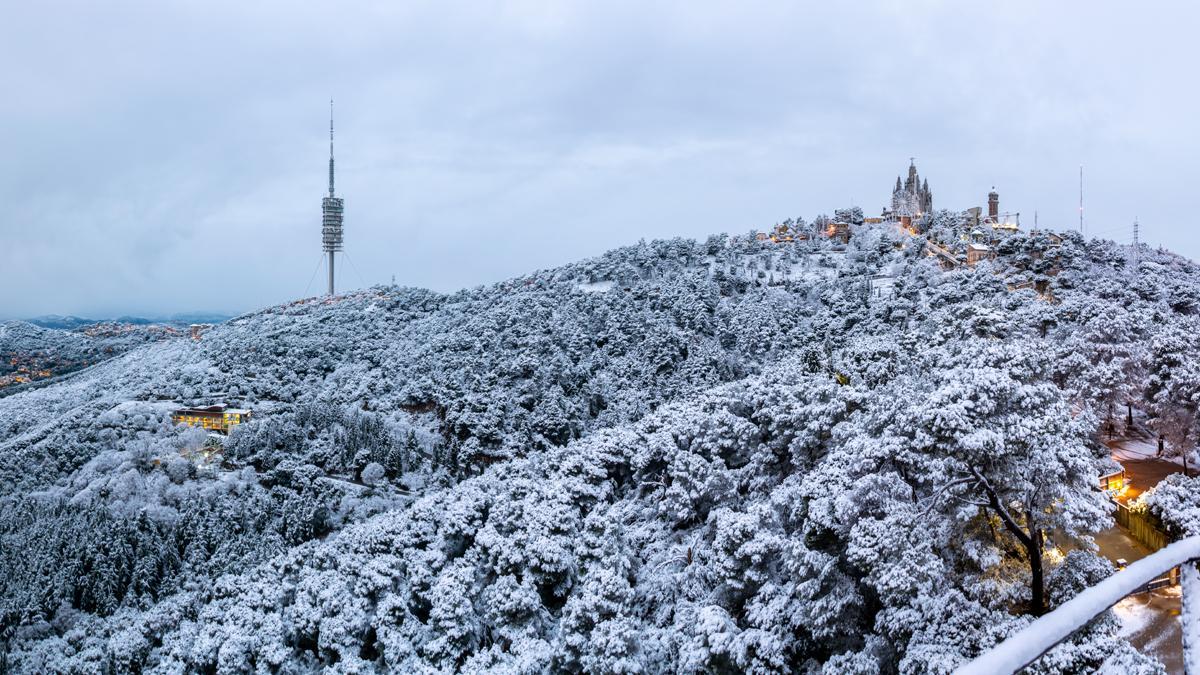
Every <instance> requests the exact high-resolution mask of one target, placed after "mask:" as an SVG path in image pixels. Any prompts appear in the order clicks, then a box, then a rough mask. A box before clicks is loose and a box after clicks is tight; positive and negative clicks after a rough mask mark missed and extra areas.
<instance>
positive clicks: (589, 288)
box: [575, 281, 617, 293]
mask: <svg viewBox="0 0 1200 675" xmlns="http://www.w3.org/2000/svg"><path fill="white" fill-rule="evenodd" d="M616 284H617V282H615V281H594V282H592V283H585V284H576V285H575V288H578V289H579V290H581V291H583V292H584V293H607V292H608V291H611V290H612V288H613V286H616Z"/></svg>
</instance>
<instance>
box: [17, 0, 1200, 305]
mask: <svg viewBox="0 0 1200 675" xmlns="http://www.w3.org/2000/svg"><path fill="white" fill-rule="evenodd" d="M309 4H313V5H317V4H318V3H295V2H278V3H267V2H254V3H245V2H240V1H239V2H229V3H225V2H218V1H214V0H205V1H203V2H200V1H196V2H180V3H165V2H144V3H137V2H112V3H94V2H81V3H78V4H75V3H58V2H46V3H41V2H38V3H19V4H13V5H10V6H9V7H8V8H7V9H6V10H5V17H4V20H3V22H0V63H3V64H4V65H3V66H0V91H2V92H3V94H2V95H0V138H2V140H0V196H2V197H3V200H4V208H3V210H2V211H0V317H25V316H32V315H37V314H44V313H60V314H67V313H74V314H79V315H84V316H96V317H99V316H111V315H117V314H124V313H142V314H149V313H173V312H183V311H220V312H228V313H238V312H242V311H246V310H251V309H255V308H258V307H261V306H265V305H270V304H275V303H280V302H285V301H288V300H292V299H295V298H299V297H303V296H305V295H306V291H307V295H314V294H316V293H317V292H319V290H320V288H321V277H320V273H318V274H317V278H316V279H313V274H314V271H315V270H316V268H317V266H318V264H319V262H320V257H321V254H320V215H321V212H320V200H321V197H322V194H323V191H324V190H325V184H326V162H327V151H328V150H327V144H328V138H327V128H328V119H327V116H328V112H329V111H328V102H329V99H330V98H331V97H332V98H334V99H336V115H337V120H336V125H337V129H338V132H337V160H338V164H337V166H338V186H337V187H338V192H339V194H340V195H341V196H343V197H344V198H345V200H346V234H345V242H346V244H345V245H346V253H347V256H346V257H345V258H343V261H342V264H341V266H340V268H339V270H338V271H339V286H340V287H342V288H347V287H360V286H365V285H370V284H374V283H380V282H388V281H390V280H391V278H392V275H395V278H396V281H397V283H400V284H404V285H413V286H423V287H428V288H433V289H435V290H442V291H447V290H454V289H458V288H462V287H466V286H474V285H478V284H483V283H489V282H493V281H498V280H501V279H504V278H507V277H510V276H515V275H518V274H521V273H524V272H528V271H532V270H534V269H539V268H546V267H552V266H556V265H560V264H563V263H567V262H570V261H573V260H577V259H579V258H583V257H587V256H592V255H596V254H599V253H601V252H603V251H605V250H607V249H609V248H613V247H616V246H620V245H626V244H631V243H635V242H637V240H638V239H639V238H643V237H644V238H646V239H652V238H662V237H673V236H685V237H703V236H706V235H708V234H710V233H714V232H745V231H747V230H750V229H752V228H767V227H769V226H771V225H772V224H773V223H775V222H777V221H779V220H782V219H784V218H787V217H789V216H803V217H805V218H807V219H810V220H811V218H812V217H813V216H815V215H817V214H820V213H823V212H831V211H832V210H833V209H835V208H839V207H842V206H846V205H850V204H857V205H860V206H862V207H863V208H864V210H865V211H867V212H868V213H877V212H878V211H879V210H880V208H881V207H882V206H883V205H884V204H885V202H886V201H887V200H888V198H889V196H890V188H891V186H892V184H893V183H894V181H895V178H896V175H897V174H898V173H901V172H903V171H904V170H906V168H907V165H908V157H910V156H915V157H916V158H917V166H918V168H919V169H920V171H921V174H922V175H923V176H925V177H927V178H928V179H929V185H930V187H931V188H932V190H933V193H934V203H935V206H937V207H945V208H954V209H962V208H966V207H969V206H975V205H980V204H982V203H984V201H985V199H986V196H985V195H986V193H987V191H988V189H989V188H991V187H992V186H993V185H995V186H996V188H997V189H998V190H999V192H1000V195H1001V206H1002V208H1003V209H1005V210H1010V209H1011V210H1014V211H1020V213H1021V219H1022V223H1026V224H1032V222H1033V214H1034V211H1035V210H1036V211H1037V212H1038V214H1039V215H1038V218H1039V221H1040V224H1041V225H1042V226H1048V227H1057V228H1071V227H1077V226H1078V172H1079V166H1080V164H1083V165H1084V166H1085V169H1084V170H1085V201H1086V208H1087V211H1086V218H1087V225H1086V227H1087V229H1088V231H1089V232H1090V233H1095V234H1103V235H1107V236H1109V237H1111V238H1114V239H1118V240H1121V241H1128V239H1129V237H1130V236H1131V229H1132V228H1131V224H1132V222H1133V220H1134V218H1135V216H1136V217H1137V218H1138V219H1139V220H1140V222H1141V230H1142V236H1143V239H1144V240H1145V241H1148V242H1150V243H1152V244H1161V245H1164V246H1166V247H1168V248H1171V249H1174V250H1176V251H1178V252H1180V253H1183V254H1185V255H1187V256H1189V257H1192V258H1197V257H1200V230H1198V228H1197V227H1196V226H1195V225H1194V224H1193V222H1192V214H1193V212H1194V211H1195V210H1196V209H1195V207H1194V205H1193V202H1194V200H1195V199H1196V187H1195V182H1196V181H1197V180H1198V179H1200V171H1198V170H1197V169H1198V168H1200V160H1198V157H1200V137H1198V134H1197V124H1196V121H1195V120H1196V115H1197V98H1198V94H1197V88H1196V81H1197V74H1196V69H1195V64H1196V62H1197V56H1196V54H1195V47H1194V46H1193V45H1192V41H1193V38H1194V36H1193V35H1192V32H1193V31H1194V28H1195V26H1197V25H1198V24H1200V11H1198V10H1196V9H1193V8H1192V7H1193V5H1192V3H1184V2H1171V3H1161V4H1160V3H1155V2H1149V3H1129V2H1121V3H1116V2H1079V3H1067V2H1054V3H1047V2H1003V3H999V2H996V3H957V2H955V3H951V2H945V3H934V2H920V1H908V2H886V3H878V4H871V3H859V2H855V3H833V2H822V3H819V4H817V3H814V4H812V5H809V6H805V3H798V2H780V3H754V2H745V1H741V2H731V3H729V4H727V5H724V6H722V5H719V4H718V3H709V2H679V3H665V4H656V5H655V6H653V7H651V6H650V5H651V3H647V2H629V3H623V2H612V1H606V2H596V3H588V4H584V3H579V4H575V3H569V2H502V3H494V4H492V3H486V2H467V3H462V4H457V3H449V2H435V3H429V4H421V3H415V2H378V3H370V4H356V3H340V2H327V3H319V7H320V8H319V9H318V10H309V9H305V10H299V9H297V7H299V6H307V5H309ZM842 5H845V6H846V7H845V8H843V7H842ZM968 5H969V6H968ZM985 5H986V6H985ZM310 279H312V281H311V284H310Z"/></svg>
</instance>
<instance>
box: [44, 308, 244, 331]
mask: <svg viewBox="0 0 1200 675" xmlns="http://www.w3.org/2000/svg"><path fill="white" fill-rule="evenodd" d="M231 318H233V317H230V316H228V315H225V314H211V313H203V312H192V313H187V314H172V315H170V316H159V317H141V316H120V317H116V318H109V319H84V318H81V317H78V316H58V315H56V314H48V315H45V316H37V317H34V318H32V319H25V321H26V322H27V323H31V324H33V325H35V326H40V327H42V328H57V329H59V330H75V329H78V328H85V327H87V326H91V325H94V324H98V323H126V324H133V325H137V326H145V325H149V324H162V325H167V326H187V325H189V324H193V323H222V322H224V321H228V320H229V319H231Z"/></svg>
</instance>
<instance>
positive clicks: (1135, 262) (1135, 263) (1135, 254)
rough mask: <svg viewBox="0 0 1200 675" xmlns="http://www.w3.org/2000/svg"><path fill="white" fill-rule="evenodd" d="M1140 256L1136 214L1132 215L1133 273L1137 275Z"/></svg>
mask: <svg viewBox="0 0 1200 675" xmlns="http://www.w3.org/2000/svg"><path fill="white" fill-rule="evenodd" d="M1140 257H1141V251H1140V250H1139V248H1138V219H1137V216H1134V217H1133V274H1134V276H1137V273H1138V271H1139V268H1140V267H1141V259H1140Z"/></svg>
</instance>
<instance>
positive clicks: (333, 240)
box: [321, 99, 345, 295]
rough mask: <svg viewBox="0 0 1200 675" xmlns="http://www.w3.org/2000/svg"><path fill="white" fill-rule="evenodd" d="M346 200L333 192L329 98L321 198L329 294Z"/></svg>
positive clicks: (330, 107) (340, 241) (331, 120)
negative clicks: (326, 176) (326, 179)
mask: <svg viewBox="0 0 1200 675" xmlns="http://www.w3.org/2000/svg"><path fill="white" fill-rule="evenodd" d="M344 205H345V204H344V201H343V200H342V199H341V198H340V197H335V196H334V193H333V99H329V194H328V195H327V196H326V197H325V198H324V199H322V200H321V247H322V249H323V250H324V251H325V253H326V255H328V256H329V295H333V262H334V260H333V257H334V253H336V252H338V251H340V250H342V214H343V207H344Z"/></svg>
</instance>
